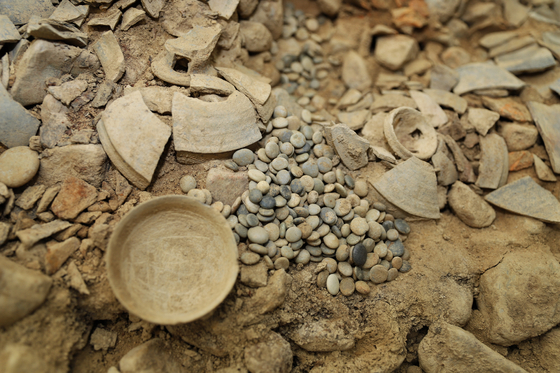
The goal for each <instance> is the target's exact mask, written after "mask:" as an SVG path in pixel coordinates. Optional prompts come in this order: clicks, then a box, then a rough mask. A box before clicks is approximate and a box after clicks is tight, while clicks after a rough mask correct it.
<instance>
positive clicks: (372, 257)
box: [362, 253, 402, 269]
mask: <svg viewBox="0 0 560 373" xmlns="http://www.w3.org/2000/svg"><path fill="white" fill-rule="evenodd" d="M377 263H379V256H378V255H377V254H376V253H368V254H367V259H366V263H365V264H364V265H363V266H362V267H363V268H365V269H369V268H371V267H373V266H374V265H376V264H377ZM401 265H402V263H401Z"/></svg>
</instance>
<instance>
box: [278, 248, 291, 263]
mask: <svg viewBox="0 0 560 373" xmlns="http://www.w3.org/2000/svg"><path fill="white" fill-rule="evenodd" d="M280 254H281V255H282V256H283V257H284V258H287V259H289V260H292V259H294V250H293V249H292V248H291V247H290V246H282V248H281V249H280Z"/></svg>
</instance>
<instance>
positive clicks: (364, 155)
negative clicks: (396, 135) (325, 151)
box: [324, 123, 370, 171]
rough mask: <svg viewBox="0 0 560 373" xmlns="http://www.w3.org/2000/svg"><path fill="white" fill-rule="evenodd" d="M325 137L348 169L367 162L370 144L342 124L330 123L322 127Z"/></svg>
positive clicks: (354, 168) (357, 167) (361, 165)
mask: <svg viewBox="0 0 560 373" xmlns="http://www.w3.org/2000/svg"><path fill="white" fill-rule="evenodd" d="M324 130H325V138H326V139H327V143H328V144H329V145H331V146H332V147H333V148H334V149H335V151H336V153H337V154H338V156H339V157H340V160H341V161H342V163H344V165H345V166H346V167H348V168H349V169H350V170H353V171H354V170H357V169H359V168H362V167H364V166H366V165H367V164H368V150H369V147H370V144H369V142H368V141H367V140H365V139H364V138H362V137H360V136H358V135H357V134H356V132H354V131H352V130H351V129H350V128H348V126H346V125H344V124H341V123H340V124H334V123H333V124H331V125H327V126H325V127H324Z"/></svg>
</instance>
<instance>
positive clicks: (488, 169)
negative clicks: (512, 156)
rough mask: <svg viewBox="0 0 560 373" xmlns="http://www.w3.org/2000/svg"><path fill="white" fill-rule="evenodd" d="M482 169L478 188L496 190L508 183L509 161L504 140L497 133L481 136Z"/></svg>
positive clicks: (479, 170)
mask: <svg viewBox="0 0 560 373" xmlns="http://www.w3.org/2000/svg"><path fill="white" fill-rule="evenodd" d="M480 150H481V151H482V157H481V158H480V167H479V169H478V179H477V180H476V186H478V187H480V188H488V189H496V188H499V187H501V186H502V185H504V184H505V183H506V181H507V176H508V169H509V163H508V162H509V161H508V150H507V145H506V141H505V140H504V138H503V137H502V136H500V135H498V134H496V133H491V134H489V135H486V136H480Z"/></svg>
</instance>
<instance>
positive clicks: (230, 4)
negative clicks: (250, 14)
mask: <svg viewBox="0 0 560 373" xmlns="http://www.w3.org/2000/svg"><path fill="white" fill-rule="evenodd" d="M237 5H239V0H208V6H210V9H212V10H213V11H214V12H217V13H218V15H219V16H220V17H223V18H225V19H230V18H231V16H232V15H233V12H235V9H237Z"/></svg>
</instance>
